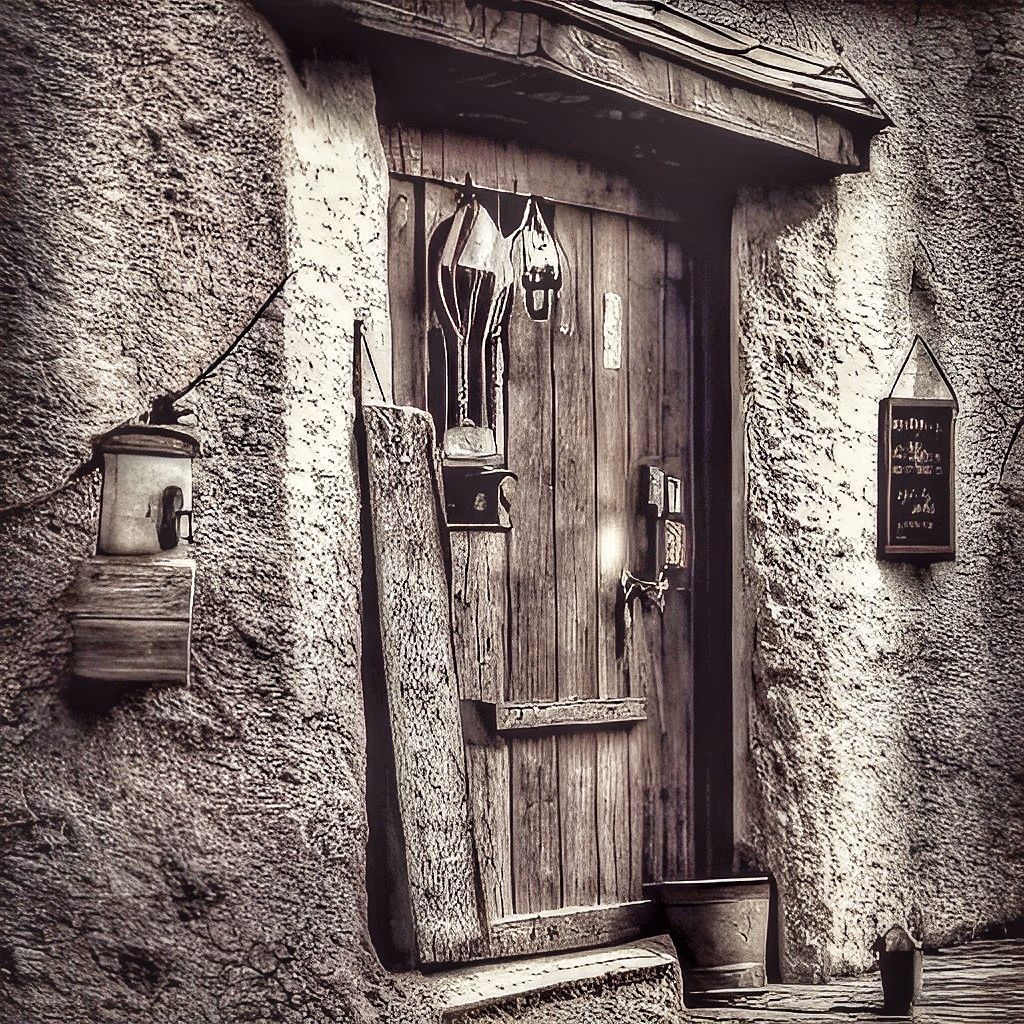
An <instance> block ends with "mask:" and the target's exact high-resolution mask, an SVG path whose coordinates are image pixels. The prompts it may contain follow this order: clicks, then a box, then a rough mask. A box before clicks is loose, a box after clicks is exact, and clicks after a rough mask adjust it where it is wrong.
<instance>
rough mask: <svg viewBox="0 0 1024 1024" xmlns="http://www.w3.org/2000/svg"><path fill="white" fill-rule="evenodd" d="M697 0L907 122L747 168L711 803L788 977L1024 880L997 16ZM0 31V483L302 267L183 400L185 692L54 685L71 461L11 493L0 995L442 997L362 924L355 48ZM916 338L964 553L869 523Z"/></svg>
mask: <svg viewBox="0 0 1024 1024" xmlns="http://www.w3.org/2000/svg"><path fill="white" fill-rule="evenodd" d="M687 6H688V8H690V9H692V10H694V11H695V13H698V14H703V15H704V16H706V17H708V18H709V19H710V20H717V21H721V22H726V23H732V24H735V25H737V26H739V27H746V28H749V29H752V30H754V31H756V32H758V33H760V34H764V35H767V36H769V37H771V38H777V39H780V40H781V41H784V42H790V43H794V44H796V45H799V46H803V47H810V48H812V49H816V50H819V51H821V52H825V53H828V52H831V47H832V45H833V43H832V37H833V36H834V37H835V38H836V39H837V40H839V41H840V42H841V43H842V44H843V45H844V46H845V49H846V56H847V58H848V59H849V60H850V61H851V62H852V63H853V64H854V65H855V66H857V67H858V68H859V69H860V70H861V71H862V72H863V74H864V76H865V77H866V78H867V80H868V82H869V83H870V85H871V86H872V87H873V89H874V90H875V92H876V93H877V94H878V95H879V96H880V98H881V99H882V100H883V102H884V103H885V105H886V106H887V108H888V109H889V111H890V113H891V114H892V116H893V117H894V119H895V120H896V122H897V124H896V127H894V128H892V129H889V130H888V131H887V132H886V133H884V134H883V136H881V137H880V138H879V140H878V141H877V142H876V143H875V146H874V156H873V170H872V173H871V174H870V175H863V176H857V177H850V178H844V179H842V180H841V181H839V182H837V183H834V184H829V185H816V186H806V187H789V188H786V189H775V190H765V189H749V190H747V191H745V192H744V193H743V194H742V196H741V198H740V202H739V206H738V210H737V218H736V260H737V264H736V269H737V281H736V285H737V310H738V320H737V323H738V330H737V345H738V351H737V375H738V381H739V383H740V385H741V399H742V409H743V422H742V425H741V426H742V429H741V430H740V431H739V437H740V438H741V439H742V441H743V463H742V466H741V470H742V472H741V474H740V480H739V483H740V490H739V496H741V497H743V499H744V501H743V503H742V514H741V516H740V519H739V525H740V527H741V531H740V535H739V541H740V544H741V547H740V549H739V564H740V569H741V578H742V583H743V595H742V597H741V599H740V601H739V602H738V612H739V618H738V627H739V630H738V637H739V643H738V659H737V663H738V666H739V668H740V671H739V673H738V679H737V682H738V686H739V688H740V690H741V691H742V692H743V694H745V697H746V699H745V700H744V701H741V702H740V705H739V706H740V708H741V710H742V712H743V713H742V715H741V716H740V721H739V723H738V724H739V726H740V743H739V747H738V749H739V752H740V754H741V755H742V756H741V758H740V766H739V767H740V782H741V793H742V803H741V806H740V812H739V814H738V826H739V833H740V838H741V841H742V857H743V860H744V862H745V863H746V864H748V865H751V866H757V867H764V868H767V869H771V870H772V871H773V873H774V874H775V875H776V877H777V879H778V881H779V886H780V892H781V895H782V904H783V923H784V931H785V937H786V945H785V953H786V960H785V965H786V967H787V970H788V971H789V973H790V974H792V975H810V976H821V975H824V974H828V973H835V972H839V971H842V970H846V969H858V968H861V967H864V966H866V965H867V963H868V962H869V961H870V955H869V954H868V952H867V947H868V945H869V943H870V939H871V937H872V935H873V933H874V931H875V928H876V927H877V926H880V925H885V924H888V923H889V922H890V921H891V920H895V919H907V920H908V921H909V922H910V923H911V924H913V925H915V926H916V927H918V928H920V929H922V930H923V931H924V933H925V935H926V937H927V938H928V939H929V940H931V941H946V940H948V939H950V938H953V937H957V936H960V935H963V934H965V933H967V932H969V931H970V930H971V929H973V928H975V927H980V926H984V925H986V924H987V923H990V922H994V921H999V920H1006V919H1011V918H1014V917H1018V916H1020V914H1021V913H1022V908H1024V882H1022V881H1021V879H1022V877H1024V874H1022V871H1021V864H1020V852H1019V851H1020V850H1021V848H1022V839H1024V835H1022V832H1024V824H1022V822H1024V814H1022V813H1021V811H1022V808H1021V781H1022V780H1021V776H1020V769H1019V765H1020V763H1021V762H1022V753H1024V751H1022V749H1021V748H1022V740H1021V736H1022V735H1024V721H1022V718H1024V699H1022V698H1021V696H1020V694H1019V692H1018V691H1019V685H1018V683H1017V677H1018V675H1019V673H1018V671H1017V669H1016V665H1017V663H1018V661H1019V660H1020V655H1021V653H1022V652H1021V648H1022V646H1024V643H1022V642H1021V641H1019V640H1018V638H1017V625H1016V624H1017V623H1019V622H1020V621H1021V613H1022V611H1024V609H1022V607H1021V605H1022V603H1024V598H1022V597H1021V596H1020V593H1021V587H1020V583H1021V580H1020V578H1019V577H1020V574H1019V572H1018V570H1017V569H1016V565H1017V557H1018V553H1019V548H1020V546H1021V541H1020V540H1019V539H1018V537H1019V534H1020V528H1021V526H1022V525H1024V524H1022V522H1021V520H1022V518H1024V517H1022V513H1021V512H1020V511H1018V510H1017V509H1016V507H1015V505H1014V501H1015V500H1016V497H1017V496H1016V495H1015V494H1014V493H1013V492H1008V491H1006V490H1003V489H1000V488H999V487H998V486H997V482H996V474H997V471H998V464H999V460H1000V458H1001V456H1002V451H1003V446H1004V445H1005V442H1006V440H1007V439H1008V435H1009V426H1008V424H1009V423H1011V422H1012V420H1013V418H1014V417H1015V415H1016V410H1017V408H1019V407H1021V406H1024V395H1022V391H1024V380H1022V374H1021V365H1020V358H1019V356H1018V354H1017V352H1018V350H1019V347H1020V342H1021V338H1020V334H1021V329H1020V323H1021V301H1022V300H1021V297H1020V293H1019V289H1018V288H1017V282H1018V281H1019V280H1020V279H1021V270H1022V269H1024V268H1022V266H1021V263H1022V262H1024V257H1022V255H1021V252H1022V248H1021V242H1022V241H1024V239H1022V234H1024V229H1022V228H1021V226H1020V224H1019V214H1020V189H1021V185H1020V183H1019V181H1018V178H1017V172H1016V167H1018V166H1020V165H1021V157H1022V156H1024V153H1022V152H1021V150H1022V149H1024V132H1022V125H1021V121H1020V118H1021V117H1022V116H1024V115H1021V114H1020V113H1019V111H1020V110H1021V109H1024V106H1022V102H1024V82H1022V80H1021V76H1020V75H1019V73H1017V72H1018V66H1019V59H1020V56H1021V55H1024V23H1022V22H1024V18H1022V16H1021V15H1020V14H1016V13H1013V7H1012V5H1010V4H986V5H963V6H962V7H961V8H955V7H952V6H950V5H938V4H913V3H909V2H908V3H905V4H861V3H853V2H850V3H846V4H840V3H827V2H817V3H812V2H810V0H806V2H797V0H791V2H789V3H788V4H787V3H764V4H760V3H758V4H753V3H750V2H726V0H722V2H716V3H711V2H694V3H692V4H688V5H687ZM0 46H2V54H0V56H2V57H3V60H2V61H0V97H2V99H3V101H4V110H3V116H2V118H0V163H2V164H3V166H4V167H5V168H6V169H7V177H6V179H5V181H4V188H3V190H2V192H0V207H2V208H0V285H2V295H3V305H2V307H0V309H2V314H3V315H2V320H0V330H2V332H3V347H2V349H0V380H2V382H3V387H2V397H3V401H2V402H0V431H2V433H0V437H2V441H0V449H2V450H3V453H4V455H5V456H7V455H9V456H10V457H9V458H5V459H4V461H3V462H2V463H0V505H3V504H6V503H7V502H9V501H13V500H16V499H18V498H19V497H22V496H25V495H29V494H31V493H34V492H35V491H36V490H38V489H40V488H44V487H47V486H49V485H50V484H51V483H53V482H54V481H55V480H57V479H60V478H61V477H62V476H63V475H64V474H65V473H66V472H67V471H68V470H70V469H71V468H73V467H74V466H75V465H77V464H78V463H79V461H80V460H81V459H82V458H84V457H85V456H86V455H87V454H88V439H89V437H90V436H91V435H93V434H95V433H97V432H99V431H101V430H102V429H104V428H106V427H107V426H109V425H111V424H113V423H116V422H119V421H120V420H123V419H125V418H126V417H128V416H131V415H134V414H135V413H137V412H138V411H141V409H142V408H144V406H145V404H146V401H147V399H148V398H149V397H150V396H152V395H153V394H155V393H157V392H158V391H160V390H162V389H164V388H166V387H168V386H171V385H174V384H178V383H181V382H182V381H184V380H186V379H188V378H189V377H190V376H191V375H192V373H193V372H194V371H195V370H196V369H198V368H199V367H200V366H202V365H203V364H204V363H205V362H206V361H207V360H208V358H209V357H210V355H211V354H212V352H214V351H215V350H216V348H217V347H218V346H219V344H221V343H222V342H223V341H224V340H226V339H227V338H228V337H230V336H231V334H232V333H233V331H234V330H236V329H237V328H238V327H239V326H240V325H241V324H242V323H243V322H244V321H245V320H246V319H247V317H248V315H249V314H250V312H251V311H252V309H253V308H255V306H256V305H257V304H258V302H259V301H260V299H261V298H262V296H263V295H264V294H265V292H266V291H267V290H268V289H269V288H270V287H271V286H272V285H273V284H274V283H275V282H276V281H277V280H278V279H279V278H280V277H281V276H282V275H283V274H284V273H285V272H286V271H287V270H293V269H294V270H296V274H295V277H294V278H293V279H292V280H291V282H290V284H289V285H288V290H287V292H286V295H285V297H284V298H283V299H282V301H281V302H279V303H278V305H277V306H276V308H275V310H274V311H272V312H271V314H270V315H268V317H267V318H266V319H265V320H264V322H263V323H262V324H261V325H260V326H259V327H258V328H257V329H256V330H255V331H254V332H253V334H252V335H251V336H250V337H249V338H248V339H247V340H246V342H244V343H243V346H242V348H241V349H240V350H239V353H238V355H237V357H235V359H234V360H233V361H232V362H231V363H230V364H228V365H226V366H225V368H224V369H223V370H222V371H221V372H220V373H218V375H217V376H216V378H215V379H214V380H213V381H211V382H210V383H209V384H207V385H205V386H204V388H203V389H202V390H201V391H200V392H197V393H196V395H195V396H194V398H193V400H192V401H191V402H190V403H189V404H190V405H192V406H194V408H195V409H196V412H197V416H198V421H199V424H200V430H201V434H202V437H203V441H204V446H205V449H206V454H207V458H206V459H205V460H204V461H202V462H201V463H199V464H198V465H197V469H196V507H197V510H198V523H197V525H198V531H199V536H200V544H199V545H198V546H197V548H196V551H195V555H196V560H197V563H198V582H197V603H196V612H195V634H194V650H193V684H192V687H191V689H190V690H188V691H163V692H155V691H142V692H138V693H135V694H131V695H128V696H126V697H124V698H122V699H120V700H118V701H116V702H115V703H113V705H112V706H104V705H101V706H96V705H95V704H90V703H89V702H88V701H87V700H85V699H84V697H85V695H84V694H83V693H81V692H77V691H75V690H73V689H72V688H70V687H69V686H68V684H67V681H66V675H67V672H66V670H67V662H68V656H69V644H70V634H69V631H68V627H67V623H66V617H65V615H64V613H63V611H62V610H61V608H60V605H59V602H60V599H61V595H62V594H63V593H64V591H65V590H66V588H67V586H68V584H69V582H70V580H71V578H72V575H73V571H74V565H75V561H76V559H79V558H81V557H84V556H85V555H87V554H88V553H89V551H90V550H91V547H92V543H93V533H94V524H95V520H96V513H97V503H98V485H97V482H96V480H95V478H90V479H89V480H86V481H83V482H82V483H80V484H78V485H77V486H76V487H74V488H72V489H71V490H69V491H68V492H67V493H65V494H63V495H62V496H59V497H57V498H55V499H53V500H52V501H50V502H48V503H47V504H45V505H44V506H43V507H42V508H41V509H39V510H37V511H33V512H26V513H17V514H14V515H7V516H4V517H3V518H2V519H0V607H2V608H3V614H2V616H0V1019H5V1020H6V1019H11V1020H17V1021H19V1022H25V1024H34V1022H36V1021H39V1022H44V1021H45V1022H49V1021H65V1020H69V1019H71V1020H79V1019H81V1020H84V1019H88V1020H94V1021H117V1022H122V1021H125V1020H132V1021H140V1022H143V1021H154V1022H155V1021H161V1022H167V1021H189V1022H191V1021H198V1020H210V1021H225V1020H231V1021H244V1020H265V1019H273V1020H285V1021H288V1020H296V1021H298V1020H305V1019H313V1020H319V1019H326V1020H330V1019H338V1020H349V1019H356V1020H370V1019H375V1018H380V1019H389V1018H390V1019H403V1020H413V1019H415V1018H416V1017H417V1016H418V1015H423V1016H427V1015H428V1014H429V1013H430V1012H431V1007H430V1000H429V999H428V998H425V997H424V996H423V995H422V993H420V992H419V991H418V990H414V988H413V986H414V985H415V982H414V980H412V979H405V980H403V979H394V978H388V977H386V976H385V975H384V974H383V972H382V971H381V970H380V968H379V966H378V964H377V962H376V958H375V957H374V955H373V953H372V950H371V949H370V945H369V942H368V939H367V937H366V928H365V896H364V882H363V846H364V841H365V835H366V822H365V813H364V808H363V770H364V758H363V752H362V751H363V735H362V730H363V725H362V710H361V704H360V693H359V684H358V671H357V666H358V657H359V649H358V648H359V638H358V625H357V617H356V612H357V609H358V580H359V547H358V514H357V502H356V489H355V470H354V464H353V451H352V439H351V416H352V409H351V399H350V393H351V385H350V376H351V366H350V350H351V344H352V342H351V331H352V321H353V319H354V318H355V317H356V316H363V315H372V316H378V317H379V316H382V315H383V313H384V311H385V306H386V286H385V280H384V261H385V254H384V239H385V237H386V232H385V231H384V230H383V229H382V223H383V216H384V165H383V159H382V154H381V153H380V151H379V143H378V141H377V139H376V134H375V128H374V122H373V116H374V115H373V97H372V91H371V88H370V83H369V78H368V75H367V72H366V70H365V67H363V66H362V65H361V64H360V63H359V61H358V60H353V61H347V60H338V61H334V62H330V63H325V64H320V65H313V66H303V67H300V68H299V69H298V73H296V72H295V71H293V69H291V68H290V66H289V61H288V59H287V57H286V56H285V55H284V54H283V53H282V52H281V50H280V48H279V47H278V45H277V43H276V41H275V38H274V34H273V32H272V31H271V30H269V29H268V28H267V27H266V26H265V25H264V24H263V23H261V22H260V21H259V20H258V19H257V18H256V17H255V16H254V15H253V14H252V13H251V11H250V10H249V8H248V7H247V6H246V5H245V4H243V3H242V2H241V0H238V2H235V0H221V2H218V3H213V4H211V3H206V2H200V0H180V2H176V3H174V4H167V3H158V2H155V0H154V2H152V3H146V4H137V3H129V2H128V0H114V2H110V3H104V4H103V5H95V4H82V3H76V2H73V0H64V2H62V0H38V2H31V0H13V2H8V3H7V4H6V5H5V6H4V10H3V14H2V16H0ZM918 236H920V238H921V240H922V241H923V243H924V247H925V248H926V250H927V252H925V248H921V247H919V246H918ZM915 264H916V266H917V278H918V288H917V289H916V290H915V291H913V292H911V281H912V278H913V268H914V266H915ZM915 330H922V331H925V332H926V333H928V335H929V337H930V338H931V340H932V341H933V342H934V343H935V345H936V347H937V348H938V350H939V351H940V352H941V353H942V355H943V357H944V359H945V360H946V362H947V367H948V369H949V372H950V375H951V376H952V378H953V380H954V382H955V383H956V385H957V387H958V390H959V393H960V398H961V403H962V409H963V412H962V417H961V421H960V422H961V427H960V438H961V446H960V474H959V479H958V486H959V494H960V517H959V545H960V555H959V558H958V560H957V561H956V562H955V563H953V564H950V565H944V566H937V567H935V568H932V569H914V568H910V567H906V566H891V565H881V564H879V563H877V562H876V560H875V558H874V495H875V477H874V454H875V424H876V411H877V404H876V403H877V400H878V398H879V397H881V396H882V395H883V394H885V393H886V391H887V390H888V387H889V384H890V380H891V376H892V373H893V371H894V370H895V367H896V366H897V365H898V361H899V359H900V358H901V357H902V353H903V351H904V348H905V345H906V344H907V342H908V341H909V339H910V338H911V337H912V335H913V333H914V331H915Z"/></svg>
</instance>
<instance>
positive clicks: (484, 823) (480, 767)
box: [466, 740, 515, 922]
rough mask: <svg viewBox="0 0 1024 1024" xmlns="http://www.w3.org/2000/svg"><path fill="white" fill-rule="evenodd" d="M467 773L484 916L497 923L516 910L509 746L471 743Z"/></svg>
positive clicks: (467, 754)
mask: <svg viewBox="0 0 1024 1024" xmlns="http://www.w3.org/2000/svg"><path fill="white" fill-rule="evenodd" d="M466 770H467V773H468V776H469V803H470V813H471V815H472V821H473V841H474V845H475V848H476V858H477V864H478V866H479V869H480V888H481V892H482V896H483V910H484V916H485V918H486V919H487V921H489V922H490V921H496V920H498V919H499V918H502V917H508V916H509V915H510V914H512V913H514V911H515V906H514V904H513V902H512V834H511V821H510V819H509V795H510V794H509V785H510V780H509V752H508V746H507V745H506V743H505V742H504V741H503V740H496V741H495V742H493V743H487V744H467V746H466Z"/></svg>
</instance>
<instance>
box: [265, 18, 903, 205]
mask: <svg viewBox="0 0 1024 1024" xmlns="http://www.w3.org/2000/svg"><path fill="white" fill-rule="evenodd" d="M257 3H258V6H259V7H260V9H261V10H262V11H263V12H264V13H265V14H267V16H268V17H269V18H270V19H271V20H272V22H274V23H275V25H277V26H278V27H279V28H280V29H281V31H282V33H283V35H284V36H285V38H286V39H287V40H288V42H289V43H290V45H293V46H295V47H297V48H301V49H308V50H314V49H315V50H317V51H319V52H321V53H322V52H324V49H325V47H328V48H329V47H330V45H331V43H332V41H336V42H337V43H338V44H339V45H341V44H342V39H343V38H345V39H348V40H349V43H348V45H349V46H352V45H353V43H354V44H355V45H356V46H357V47H358V49H359V50H360V51H361V52H365V53H367V54H368V55H369V57H370V59H371V61H372V62H373V66H374V72H375V83H376V86H377V89H378V95H379V98H380V102H381V105H382V112H383V114H384V116H386V117H390V118H394V119H401V120H416V121H419V122H421V123H429V124H432V125H435V126H438V127H459V128H461V129H462V130H477V131H481V132H484V131H486V132H488V133H490V134H497V135H499V136H507V137H515V138H519V139H525V140H526V141H532V142H537V143H538V144H542V145H547V146H548V147H549V148H551V147H552V146H553V145H555V146H557V148H560V149H565V150H567V151H569V152H575V153H577V154H578V155H580V156H586V157H591V158H593V157H597V158H599V159H601V160H603V162H605V163H610V164H612V165H614V166H615V167H617V168H620V169H624V170H626V171H637V170H643V172H644V174H645V175H646V176H647V177H648V178H651V179H652V180H657V181H659V182H660V183H661V184H664V185H673V186H674V187H677V188H678V186H679V184H680V183H686V182H688V181H692V182H695V183H699V182H707V181H715V182H716V183H718V184H727V183H736V182H739V181H743V180H752V179H761V180H765V179H769V180H779V179H787V178H794V177H800V178H807V177H831V176H834V175H836V174H842V173H848V172H853V171H862V170H866V169H867V167H868V155H869V145H870V140H871V138H872V136H873V135H874V134H875V133H877V132H878V131H879V130H880V129H881V128H883V127H885V126H886V125H887V124H889V123H890V122H889V120H888V118H887V117H886V115H885V114H884V112H883V110H882V109H881V107H880V106H879V104H878V103H877V102H876V101H875V100H874V99H873V98H872V97H871V96H870V95H869V94H868V93H867V91H866V90H865V89H864V88H863V87H862V85H861V84H860V83H859V81H858V80H857V78H856V77H855V75H854V74H853V72H852V71H851V70H850V69H848V68H847V67H846V66H845V65H843V64H842V63H841V62H840V61H839V60H838V59H837V60H836V61H835V62H833V63H828V62H825V61H822V60H820V59H819V58H817V57H814V56H812V55H810V54H806V53H801V52H798V51H795V50H791V49H786V48H783V47H778V46H773V45H768V44H766V43H762V42H760V41H758V40H756V39H754V38H752V37H749V36H745V35H742V34H740V33H737V32H734V31H732V30H727V29H724V28H720V27H717V26H712V25H708V24H706V23H703V22H700V21H698V20H696V19H694V18H692V17H689V16H688V15H685V14H683V13H682V12H681V11H679V10H677V9H675V8H674V7H670V6H668V5H667V4H664V3H658V2H653V0H585V2H584V0H257Z"/></svg>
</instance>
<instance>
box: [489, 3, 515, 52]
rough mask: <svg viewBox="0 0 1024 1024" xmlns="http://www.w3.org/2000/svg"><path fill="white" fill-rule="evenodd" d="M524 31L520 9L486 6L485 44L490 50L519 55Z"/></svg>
mask: <svg viewBox="0 0 1024 1024" xmlns="http://www.w3.org/2000/svg"><path fill="white" fill-rule="evenodd" d="M522 32H523V15H522V13H521V12H520V11H509V10H505V9H497V10H496V9H495V8H493V7H485V9H484V46H485V47H486V48H487V49H488V50H494V51H495V52H497V53H508V54H515V55H518V54H519V48H520V41H521V39H522Z"/></svg>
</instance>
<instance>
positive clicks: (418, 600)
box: [362, 406, 483, 963]
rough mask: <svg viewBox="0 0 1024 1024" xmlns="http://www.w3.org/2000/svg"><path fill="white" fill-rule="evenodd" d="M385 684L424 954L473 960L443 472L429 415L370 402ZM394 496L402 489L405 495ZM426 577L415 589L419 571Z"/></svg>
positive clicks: (472, 896) (474, 908)
mask: <svg viewBox="0 0 1024 1024" xmlns="http://www.w3.org/2000/svg"><path fill="white" fill-rule="evenodd" d="M362 421H363V424H364V427H365V457H366V468H367V480H368V486H369V493H368V495H367V498H368V502H369V508H370V520H371V524H372V532H373V553H374V564H375V568H376V576H377V593H378V605H379V618H380V635H381V650H382V654H383V664H384V677H385V678H384V684H385V687H386V689H387V694H388V706H389V709H390V716H391V727H392V739H393V747H394V755H395V776H396V781H397V786H398V798H399V808H400V811H401V817H402V825H403V830H404V835H405V852H406V867H407V871H408V877H409V893H410V900H411V904H412V912H413V921H414V927H415V932H416V942H417V948H418V954H419V959H420V960H421V962H424V963H444V962H450V961H452V960H457V959H460V958H464V957H466V956H467V955H469V953H470V951H471V950H472V949H473V948H474V947H475V946H477V945H478V944H479V943H480V941H481V940H482V938H483V931H482V927H481V917H480V908H479V907H478V905H477V900H476V885H475V865H474V859H473V851H472V844H471V834H470V816H469V807H468V797H467V785H466V766H465V756H464V753H463V745H462V730H461V724H460V712H459V700H458V684H457V680H456V674H455V663H454V658H453V654H452V645H451V616H450V607H449V595H448V578H447V573H446V570H445V564H444V553H443V549H442V536H443V534H442V531H443V529H444V524H443V519H442V513H441V509H440V496H439V485H438V479H439V470H438V467H437V465H436V462H435V459H436V454H435V451H436V449H435V439H434V430H433V424H432V422H431V420H430V417H429V416H428V415H427V414H426V413H425V412H421V411H419V410H413V409H407V408H395V407H391V406H364V408H363V413H362ZM396 494H400V495H402V500H401V501H395V500H394V496H395V495H396ZM411 579H414V580H416V581H417V585H416V587H415V588H410V587H409V580H411Z"/></svg>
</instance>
